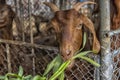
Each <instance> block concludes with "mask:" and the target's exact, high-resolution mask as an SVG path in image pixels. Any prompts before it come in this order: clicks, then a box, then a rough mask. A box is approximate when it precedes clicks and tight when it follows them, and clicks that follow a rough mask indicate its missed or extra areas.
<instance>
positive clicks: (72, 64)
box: [66, 60, 75, 71]
mask: <svg viewBox="0 0 120 80" xmlns="http://www.w3.org/2000/svg"><path fill="white" fill-rule="evenodd" d="M74 63H75V61H74V60H73V61H71V63H70V64H69V65H68V67H67V68H66V70H67V71H69V70H71V69H72V67H73V66H74Z"/></svg>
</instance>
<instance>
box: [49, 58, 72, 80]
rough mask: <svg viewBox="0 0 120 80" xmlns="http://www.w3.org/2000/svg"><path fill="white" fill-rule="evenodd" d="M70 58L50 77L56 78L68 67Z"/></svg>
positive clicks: (51, 79) (51, 78)
mask: <svg viewBox="0 0 120 80" xmlns="http://www.w3.org/2000/svg"><path fill="white" fill-rule="evenodd" d="M70 62H71V61H70V60H68V61H66V62H64V63H63V64H62V65H61V66H60V68H59V69H58V70H57V71H56V72H55V73H54V74H53V75H52V76H51V77H50V79H49V80H55V79H56V78H57V77H58V76H59V75H60V74H61V73H62V72H63V71H64V70H65V69H66V68H67V66H68V65H69V64H70Z"/></svg>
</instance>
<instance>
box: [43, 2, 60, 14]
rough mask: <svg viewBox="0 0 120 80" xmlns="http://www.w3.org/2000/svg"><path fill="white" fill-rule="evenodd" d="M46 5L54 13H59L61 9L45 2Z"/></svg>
mask: <svg viewBox="0 0 120 80" xmlns="http://www.w3.org/2000/svg"><path fill="white" fill-rule="evenodd" d="M44 4H45V5H47V6H49V7H50V8H51V10H52V11H53V12H56V11H59V8H58V7H57V6H56V5H55V4H53V3H50V2H44Z"/></svg>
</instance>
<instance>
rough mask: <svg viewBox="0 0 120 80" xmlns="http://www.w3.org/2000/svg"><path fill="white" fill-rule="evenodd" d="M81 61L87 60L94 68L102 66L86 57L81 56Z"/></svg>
mask: <svg viewBox="0 0 120 80" xmlns="http://www.w3.org/2000/svg"><path fill="white" fill-rule="evenodd" d="M79 57H80V58H81V59H84V60H86V61H87V62H89V63H91V64H93V65H94V66H96V67H100V64H98V63H97V62H95V61H94V60H92V59H90V58H88V57H85V56H79Z"/></svg>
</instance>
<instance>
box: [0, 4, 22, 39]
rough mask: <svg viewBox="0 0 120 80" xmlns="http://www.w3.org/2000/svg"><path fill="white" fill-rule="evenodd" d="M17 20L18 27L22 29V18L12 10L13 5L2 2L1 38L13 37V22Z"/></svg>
mask: <svg viewBox="0 0 120 80" xmlns="http://www.w3.org/2000/svg"><path fill="white" fill-rule="evenodd" d="M13 20H15V22H16V24H17V29H18V31H19V32H20V31H21V25H20V20H19V18H18V17H17V15H16V14H15V12H14V11H13V10H12V8H11V6H9V5H7V4H6V3H4V4H3V3H0V38H2V39H10V40H12V39H13V32H12V24H13Z"/></svg>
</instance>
